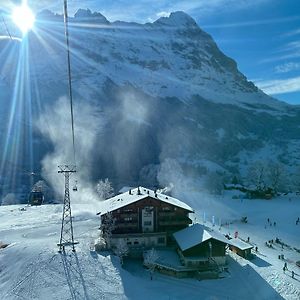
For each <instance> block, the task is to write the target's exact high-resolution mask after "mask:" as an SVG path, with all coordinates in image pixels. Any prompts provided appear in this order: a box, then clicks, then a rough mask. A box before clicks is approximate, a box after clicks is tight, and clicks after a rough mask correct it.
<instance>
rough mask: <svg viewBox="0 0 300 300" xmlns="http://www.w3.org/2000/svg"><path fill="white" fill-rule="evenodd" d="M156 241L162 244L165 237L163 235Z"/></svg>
mask: <svg viewBox="0 0 300 300" xmlns="http://www.w3.org/2000/svg"><path fill="white" fill-rule="evenodd" d="M157 243H158V244H164V243H165V238H164V237H159V238H158V239H157Z"/></svg>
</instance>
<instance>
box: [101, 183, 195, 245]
mask: <svg viewBox="0 0 300 300" xmlns="http://www.w3.org/2000/svg"><path fill="white" fill-rule="evenodd" d="M192 212H193V210H192V208H191V207H189V206H188V205H187V204H185V203H184V202H181V201H179V200H178V199H175V198H173V197H170V196H167V195H163V194H160V193H157V192H155V191H153V190H149V189H145V188H143V187H138V188H136V189H132V190H129V191H128V192H125V193H123V194H121V195H117V196H115V197H113V198H111V199H108V200H106V201H104V202H103V212H100V213H98V214H99V215H100V216H101V230H102V232H103V235H104V237H106V239H109V243H110V246H111V247H114V246H116V245H117V244H118V243H119V240H123V241H126V243H127V245H128V246H129V248H149V247H154V246H155V247H157V246H166V245H167V244H168V243H170V242H171V236H172V233H174V232H176V231H178V230H181V229H183V228H186V227H188V226H189V224H191V223H192V221H191V219H190V218H189V213H192Z"/></svg>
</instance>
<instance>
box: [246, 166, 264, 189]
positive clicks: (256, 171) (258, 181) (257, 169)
mask: <svg viewBox="0 0 300 300" xmlns="http://www.w3.org/2000/svg"><path fill="white" fill-rule="evenodd" d="M247 177H248V182H249V183H250V184H253V185H254V186H255V188H256V190H258V191H263V190H264V189H265V188H266V166H265V165H264V164H263V163H262V162H261V161H256V162H255V163H254V164H252V165H251V166H250V168H249V169H248V175H247Z"/></svg>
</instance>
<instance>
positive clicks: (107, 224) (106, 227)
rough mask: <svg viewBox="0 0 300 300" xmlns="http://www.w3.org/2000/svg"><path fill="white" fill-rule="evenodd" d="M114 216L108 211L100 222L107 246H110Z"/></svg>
mask: <svg viewBox="0 0 300 300" xmlns="http://www.w3.org/2000/svg"><path fill="white" fill-rule="evenodd" d="M115 227H116V226H115V218H114V216H113V213H112V212H108V213H107V214H105V215H104V218H103V220H102V224H101V230H102V236H103V238H104V240H105V242H106V244H107V246H108V247H110V239H111V236H112V232H113V231H114V229H115Z"/></svg>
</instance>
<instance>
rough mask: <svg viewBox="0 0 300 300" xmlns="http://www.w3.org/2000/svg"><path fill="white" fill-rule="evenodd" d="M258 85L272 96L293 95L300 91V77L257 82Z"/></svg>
mask: <svg viewBox="0 0 300 300" xmlns="http://www.w3.org/2000/svg"><path fill="white" fill-rule="evenodd" d="M256 85H257V86H258V87H259V88H260V89H262V90H263V91H264V92H265V93H267V94H270V95H277V94H284V93H292V92H297V91H300V77H299V76H298V77H294V78H288V79H278V80H267V81H257V82H256Z"/></svg>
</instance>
